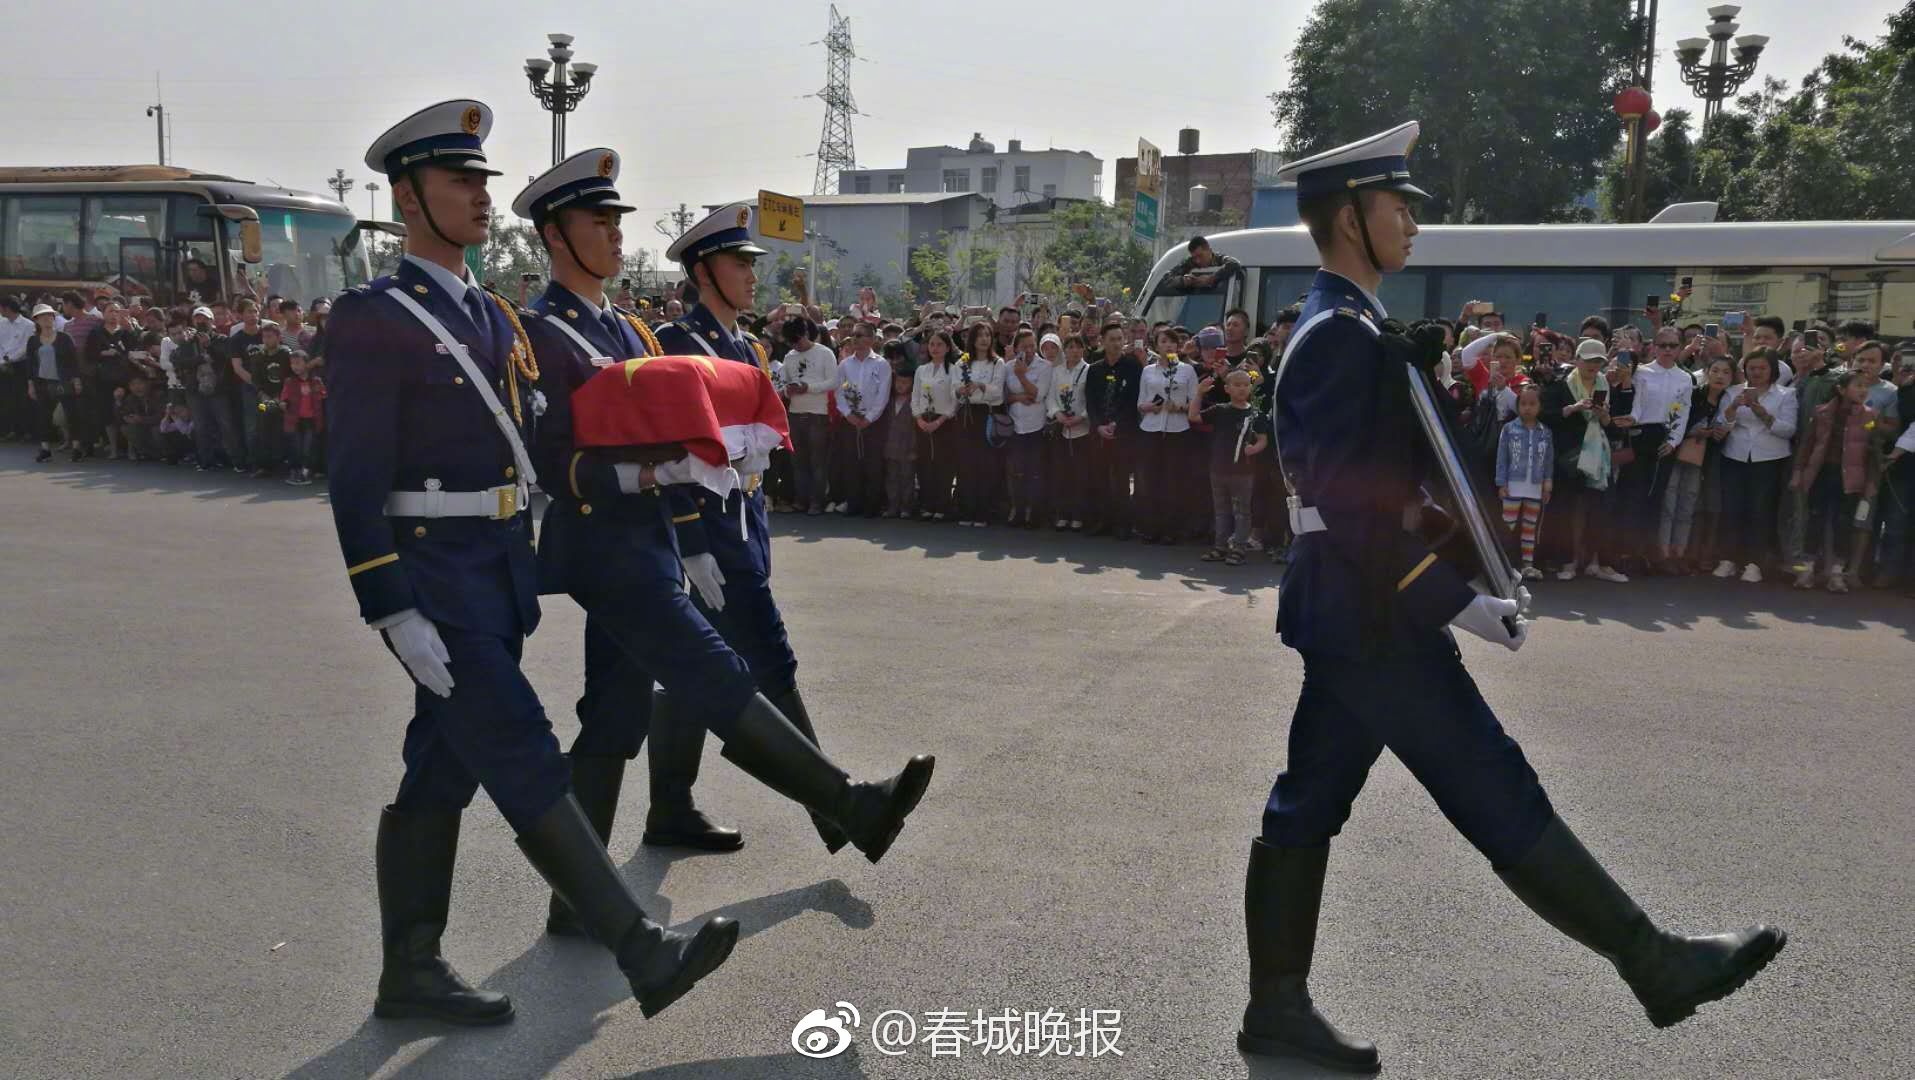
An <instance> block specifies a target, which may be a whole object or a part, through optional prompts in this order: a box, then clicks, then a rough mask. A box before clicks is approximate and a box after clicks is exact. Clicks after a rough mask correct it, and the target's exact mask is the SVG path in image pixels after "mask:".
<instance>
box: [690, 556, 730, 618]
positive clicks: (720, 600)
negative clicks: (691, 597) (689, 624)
mask: <svg viewBox="0 0 1915 1080" xmlns="http://www.w3.org/2000/svg"><path fill="white" fill-rule="evenodd" d="M683 563H684V567H685V578H686V579H687V580H688V581H690V582H691V583H692V588H694V589H697V590H698V596H699V598H700V599H702V600H704V601H705V606H706V607H708V608H710V609H712V610H713V611H723V610H725V588H724V585H725V575H724V573H723V572H722V571H720V570H719V569H718V560H717V559H716V558H715V557H713V555H712V554H711V553H710V552H705V553H704V554H701V555H687V556H685V558H684V560H683Z"/></svg>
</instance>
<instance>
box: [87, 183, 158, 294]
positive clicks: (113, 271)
mask: <svg viewBox="0 0 1915 1080" xmlns="http://www.w3.org/2000/svg"><path fill="white" fill-rule="evenodd" d="M80 235H81V236H82V237H83V238H84V240H85V244H86V248H85V254H84V256H83V259H82V272H83V275H84V276H85V277H88V278H98V279H100V280H103V281H110V282H112V283H113V285H114V287H115V288H116V289H118V290H119V291H120V292H121V293H123V294H125V295H128V296H133V295H151V294H152V292H153V288H154V285H155V284H156V283H157V281H158V274H159V270H160V268H159V267H158V266H157V265H154V263H153V259H152V256H151V254H150V253H151V252H152V251H153V250H155V249H154V247H153V245H152V243H144V244H136V245H131V246H129V248H128V249H127V250H128V251H129V252H131V254H129V255H128V256H127V263H128V265H126V266H125V267H124V268H122V267H121V265H120V252H121V248H120V241H122V240H139V241H164V240H165V238H166V196H164V195H93V196H89V197H88V198H87V200H86V226H85V228H84V229H83V230H82V231H81V234H80ZM122 269H124V272H125V274H126V276H127V277H128V278H129V279H130V280H128V281H124V282H122V281H120V280H119V277H120V275H121V272H122Z"/></svg>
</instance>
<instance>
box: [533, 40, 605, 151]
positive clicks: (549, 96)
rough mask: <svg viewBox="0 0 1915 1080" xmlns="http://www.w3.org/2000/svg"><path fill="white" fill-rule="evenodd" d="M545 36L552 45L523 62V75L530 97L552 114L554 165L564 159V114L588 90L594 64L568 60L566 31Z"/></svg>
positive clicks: (570, 54)
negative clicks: (538, 54) (536, 99)
mask: <svg viewBox="0 0 1915 1080" xmlns="http://www.w3.org/2000/svg"><path fill="white" fill-rule="evenodd" d="M545 39H546V40H547V41H549V42H551V43H552V47H551V48H549V49H547V50H545V56H535V57H532V58H531V59H529V60H527V61H526V62H525V77H526V79H527V81H529V82H530V83H531V84H532V96H533V97H536V98H538V99H539V104H540V105H541V106H543V107H544V108H545V110H546V111H548V112H550V113H551V114H552V164H554V165H557V164H558V163H559V162H561V161H564V160H565V116H566V114H567V113H569V112H571V111H572V110H573V109H576V108H578V103H579V102H581V101H583V100H585V95H586V94H588V93H590V92H591V90H592V76H593V75H596V74H597V73H598V65H597V64H588V63H584V62H583V61H575V60H573V59H572V35H570V34H547V35H545ZM548 57H549V59H548ZM548 76H549V77H548Z"/></svg>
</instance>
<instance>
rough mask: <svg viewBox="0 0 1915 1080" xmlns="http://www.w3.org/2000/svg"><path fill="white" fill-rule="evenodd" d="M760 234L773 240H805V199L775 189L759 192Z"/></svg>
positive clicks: (797, 242)
mask: <svg viewBox="0 0 1915 1080" xmlns="http://www.w3.org/2000/svg"><path fill="white" fill-rule="evenodd" d="M758 234H759V235H760V236H763V237H766V238H767V239H771V240H789V241H790V242H792V243H794V244H802V243H804V242H805V201H804V200H803V199H794V198H792V197H791V196H789V195H780V194H778V193H777V192H775V191H760V192H759V193H758Z"/></svg>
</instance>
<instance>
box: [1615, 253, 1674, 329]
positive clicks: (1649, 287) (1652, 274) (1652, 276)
mask: <svg viewBox="0 0 1915 1080" xmlns="http://www.w3.org/2000/svg"><path fill="white" fill-rule="evenodd" d="M1676 280H1677V275H1676V272H1675V271H1674V270H1630V271H1627V272H1625V273H1624V274H1623V296H1625V297H1627V298H1628V299H1629V301H1630V302H1631V303H1633V304H1635V305H1636V310H1634V311H1633V312H1630V313H1629V316H1628V318H1620V317H1618V318H1614V319H1611V320H1609V325H1610V326H1612V327H1616V328H1621V327H1623V326H1633V327H1635V328H1636V329H1638V330H1640V331H1642V337H1643V340H1644V341H1647V340H1648V339H1649V316H1648V315H1647V314H1645V311H1646V310H1647V308H1648V304H1647V303H1646V301H1647V300H1648V299H1649V298H1650V297H1651V296H1653V297H1655V298H1656V306H1658V307H1667V306H1669V305H1670V304H1671V303H1673V302H1674V301H1672V300H1670V299H1669V297H1670V295H1671V294H1673V293H1674V292H1675V291H1676ZM1618 314H1619V315H1620V313H1618ZM1677 321H1678V322H1680V321H1681V320H1680V319H1678V320H1677Z"/></svg>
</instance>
